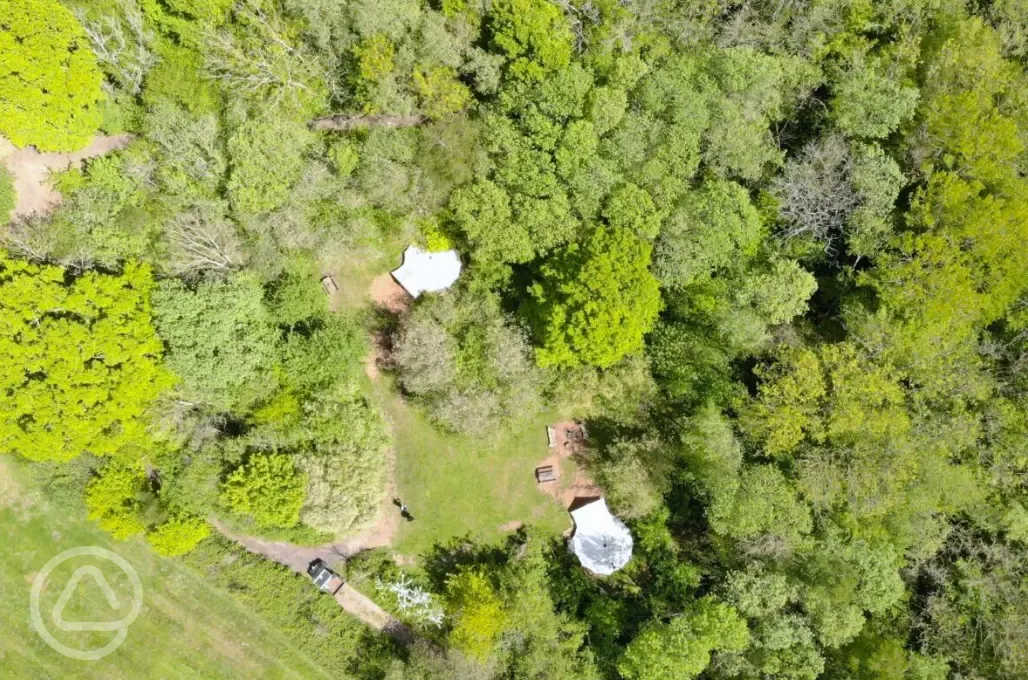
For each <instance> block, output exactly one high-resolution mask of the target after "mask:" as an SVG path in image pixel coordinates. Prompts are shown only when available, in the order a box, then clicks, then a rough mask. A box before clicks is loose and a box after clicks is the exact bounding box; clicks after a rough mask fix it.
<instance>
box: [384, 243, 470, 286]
mask: <svg viewBox="0 0 1028 680" xmlns="http://www.w3.org/2000/svg"><path fill="white" fill-rule="evenodd" d="M460 267H461V265H460V257H459V256H458V255H457V251H456V250H447V251H444V252H441V253H429V252H425V251H424V250H421V249H420V248H417V247H415V246H409V247H408V248H407V250H405V251H403V266H401V267H400V268H399V269H396V270H394V271H393V278H394V279H396V282H397V283H399V284H400V285H401V286H403V287H404V289H405V290H406V291H407V292H408V293H410V294H411V297H418V296H419V295H421V294H422V293H435V292H438V291H441V290H446V289H447V288H449V287H450V286H452V285H453V282H454V281H456V280H457V277H458V276H460Z"/></svg>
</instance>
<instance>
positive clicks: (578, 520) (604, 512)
mask: <svg viewBox="0 0 1028 680" xmlns="http://www.w3.org/2000/svg"><path fill="white" fill-rule="evenodd" d="M571 516H572V517H573V518H574V520H575V535H574V536H573V537H572V538H571V545H570V547H571V552H573V553H575V555H577V556H578V560H579V561H580V562H581V563H582V566H583V567H585V568H586V569H588V570H589V571H591V572H593V573H594V574H600V575H602V576H607V575H609V574H613V573H614V572H615V571H617V570H618V569H620V568H622V567H623V566H625V565H626V564H628V560H630V559H632V545H633V542H632V533H631V532H630V531H629V530H628V527H626V526H625V524H624V522H622V521H621V520H619V519H618V518H617V517H615V516H614V515H612V514H610V510H609V509H608V508H607V501H605V500H603V499H602V498H599V499H597V500H595V501H593V502H592V503H589V504H587V505H583V506H582V507H580V508H578V509H577V510H573V511H572V512H571Z"/></svg>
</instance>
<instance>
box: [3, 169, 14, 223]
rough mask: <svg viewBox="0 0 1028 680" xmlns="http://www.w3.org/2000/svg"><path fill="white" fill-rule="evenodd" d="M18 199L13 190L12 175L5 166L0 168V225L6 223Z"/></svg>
mask: <svg viewBox="0 0 1028 680" xmlns="http://www.w3.org/2000/svg"><path fill="white" fill-rule="evenodd" d="M17 200H18V195H17V193H16V192H15V191H14V177H12V176H11V173H10V172H8V171H7V169H6V168H0V225H4V224H7V220H8V219H9V216H10V214H11V212H13V211H14V206H15V205H16V203H17Z"/></svg>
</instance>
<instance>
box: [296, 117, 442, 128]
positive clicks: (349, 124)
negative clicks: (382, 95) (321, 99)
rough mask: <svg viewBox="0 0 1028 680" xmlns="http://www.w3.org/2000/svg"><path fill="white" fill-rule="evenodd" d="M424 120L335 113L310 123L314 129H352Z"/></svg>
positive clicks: (400, 124) (417, 123)
mask: <svg viewBox="0 0 1028 680" xmlns="http://www.w3.org/2000/svg"><path fill="white" fill-rule="evenodd" d="M424 121H425V117H424V116H420V115H415V116H385V115H382V116H360V115H354V114H347V113H342V114H337V115H335V116H324V117H323V118H315V119H314V120H312V121H311V123H310V125H311V127H312V128H313V129H315V130H353V129H355V128H361V127H372V126H377V127H391V128H401V127H412V126H414V125H420V124H421V123H423V122H424Z"/></svg>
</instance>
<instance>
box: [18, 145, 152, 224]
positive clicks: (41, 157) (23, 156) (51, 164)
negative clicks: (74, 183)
mask: <svg viewBox="0 0 1028 680" xmlns="http://www.w3.org/2000/svg"><path fill="white" fill-rule="evenodd" d="M133 137H134V136H133V135H130V134H121V135H114V136H111V137H104V136H101V135H97V136H96V137H94V138H93V141H92V142H90V143H89V146H87V147H86V148H84V149H82V150H80V151H76V152H74V153H40V152H39V151H37V150H36V148H35V147H32V146H27V147H25V148H24V149H18V148H16V147H15V146H14V145H13V144H11V143H10V142H9V141H7V140H6V139H3V138H0V162H2V164H3V166H4V167H5V168H7V170H8V172H10V173H11V175H12V176H13V178H14V190H15V192H16V195H17V197H18V199H17V203H16V204H15V206H14V211H13V212H12V213H11V214H10V216H9V217H10V218H11V219H15V220H16V219H24V218H26V217H31V216H32V215H45V214H46V213H48V212H50V211H51V210H53V209H54V208H56V207H57V206H58V205H60V203H61V194H60V192H59V191H57V189H55V188H54V187H53V185H52V184H51V183H50V182H49V179H50V174H51V173H53V172H61V171H63V170H67V169H68V168H71V167H73V166H74V167H78V166H79V165H81V163H82V162H83V161H85V160H87V159H90V158H95V157H97V156H103V155H104V154H107V153H110V152H111V151H116V150H118V149H121V148H124V147H125V146H126V145H127V144H128V143H129V142H131V141H132V139H133Z"/></svg>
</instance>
